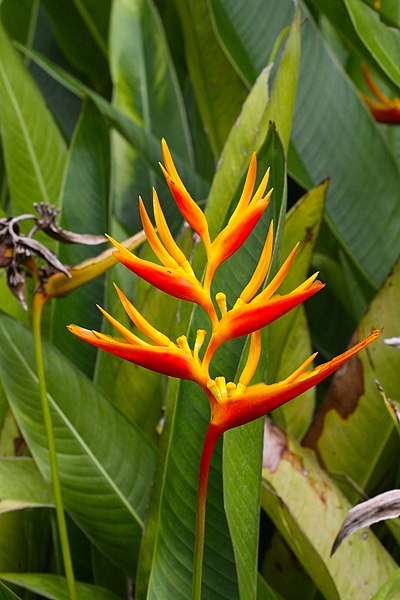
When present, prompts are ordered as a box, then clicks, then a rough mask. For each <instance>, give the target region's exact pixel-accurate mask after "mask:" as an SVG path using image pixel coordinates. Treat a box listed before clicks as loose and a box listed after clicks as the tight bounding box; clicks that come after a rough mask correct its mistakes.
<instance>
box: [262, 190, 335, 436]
mask: <svg viewBox="0 0 400 600" xmlns="http://www.w3.org/2000/svg"><path fill="white" fill-rule="evenodd" d="M327 187H328V184H327V182H325V183H322V184H321V185H320V186H318V187H316V188H314V189H312V190H311V191H310V192H309V193H308V194H306V195H305V196H304V197H303V198H302V199H301V200H299V202H298V203H297V204H296V205H295V206H294V207H293V208H292V210H291V211H290V212H289V214H288V215H287V218H286V223H285V228H284V232H283V239H282V246H281V255H282V259H283V260H284V259H286V257H287V256H288V255H289V254H290V252H291V251H292V250H293V248H294V246H295V244H296V243H297V242H300V248H299V250H298V253H297V256H296V259H295V261H294V263H293V266H292V268H291V270H290V271H289V274H288V275H287V277H286V279H285V281H284V282H283V283H282V285H281V287H280V288H279V290H280V291H279V293H281V294H286V293H289V292H290V291H291V290H293V289H295V288H296V287H297V286H298V285H300V284H301V283H302V282H303V281H305V279H307V276H308V272H309V269H310V263H311V258H312V253H313V248H314V244H315V241H316V239H317V237H318V232H319V227H320V224H321V220H322V216H323V211H324V202H325V195H326V191H327ZM270 345H271V348H273V351H271V352H270V357H269V364H268V376H269V379H270V381H281V380H283V379H285V377H287V376H288V375H290V373H292V372H293V371H295V369H297V367H299V366H300V365H301V364H302V363H303V362H304V361H305V360H306V358H308V357H309V356H310V355H311V354H312V344H311V339H310V335H309V331H308V326H307V319H306V316H305V312H304V307H303V306H299V307H297V308H296V309H294V310H292V311H290V313H288V314H287V315H284V316H283V317H281V318H280V319H278V321H275V322H274V323H271V325H270ZM314 408H315V389H311V390H309V391H308V392H305V393H304V394H302V395H301V396H299V397H298V398H295V399H294V400H292V401H291V402H289V403H288V404H285V405H284V406H282V407H281V408H278V409H277V410H276V411H274V420H275V421H276V422H277V423H278V425H280V426H281V427H282V428H283V429H285V430H288V431H289V432H290V433H291V434H292V435H293V436H294V437H296V438H298V439H301V438H302V437H303V436H304V434H305V433H306V431H307V429H308V427H309V426H310V424H311V421H312V417H313V414H314Z"/></svg>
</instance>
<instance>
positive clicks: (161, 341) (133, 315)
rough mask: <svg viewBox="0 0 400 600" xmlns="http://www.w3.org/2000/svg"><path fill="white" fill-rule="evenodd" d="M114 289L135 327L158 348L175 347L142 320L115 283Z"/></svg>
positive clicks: (167, 338)
mask: <svg viewBox="0 0 400 600" xmlns="http://www.w3.org/2000/svg"><path fill="white" fill-rule="evenodd" d="M114 287H115V289H116V290H117V294H118V297H119V299H120V301H121V304H122V306H123V307H124V309H125V312H126V314H127V315H128V317H129V318H130V319H131V321H132V322H133V323H134V324H135V325H136V327H138V328H139V329H140V330H141V331H142V332H143V333H144V334H145V335H147V336H148V337H149V338H150V339H151V340H153V341H154V342H155V343H156V344H157V345H158V346H175V344H174V342H172V341H171V340H170V339H169V337H168V336H166V335H165V334H164V333H161V332H160V331H158V329H156V328H155V327H153V325H150V323H149V322H148V321H147V320H146V319H145V318H144V316H143V315H141V314H140V312H139V311H138V310H137V308H135V307H134V306H133V304H132V303H131V302H130V301H129V300H128V298H127V297H126V296H125V294H124V293H123V292H122V291H121V290H120V289H119V287H118V286H117V285H116V284H115V283H114Z"/></svg>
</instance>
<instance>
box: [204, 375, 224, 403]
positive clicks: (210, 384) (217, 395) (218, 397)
mask: <svg viewBox="0 0 400 600" xmlns="http://www.w3.org/2000/svg"><path fill="white" fill-rule="evenodd" d="M207 388H208V389H209V390H210V392H211V393H212V395H213V396H214V398H215V399H216V400H218V402H221V400H222V396H221V390H220V389H219V387H218V385H217V384H216V383H215V381H214V379H210V380H209V381H207Z"/></svg>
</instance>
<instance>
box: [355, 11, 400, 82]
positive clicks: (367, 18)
mask: <svg viewBox="0 0 400 600" xmlns="http://www.w3.org/2000/svg"><path fill="white" fill-rule="evenodd" d="M344 4H345V5H346V7H347V10H348V11H349V15H350V18H351V20H352V23H353V25H354V27H355V30H356V32H357V34H358V35H359V37H360V39H361V40H362V42H363V43H364V44H365V46H366V47H367V48H368V50H369V52H370V53H371V54H372V56H373V57H374V59H375V60H376V62H377V63H378V65H379V66H380V67H381V69H382V70H383V71H384V73H386V75H387V76H388V77H389V78H390V79H391V80H392V81H393V82H394V83H395V84H396V85H397V86H400V32H399V31H398V29H396V28H394V27H388V26H387V25H385V23H383V22H382V21H381V18H380V15H379V12H378V11H376V10H374V9H373V8H372V7H369V6H367V5H366V4H365V3H364V2H360V1H359V0H344Z"/></svg>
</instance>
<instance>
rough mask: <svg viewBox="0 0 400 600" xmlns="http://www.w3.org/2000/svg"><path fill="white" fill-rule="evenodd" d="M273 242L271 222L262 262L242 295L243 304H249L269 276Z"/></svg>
mask: <svg viewBox="0 0 400 600" xmlns="http://www.w3.org/2000/svg"><path fill="white" fill-rule="evenodd" d="M273 241H274V223H273V221H271V224H270V226H269V229H268V235H267V239H266V240H265V244H264V248H263V250H262V252H261V256H260V260H259V261H258V265H257V267H256V270H255V271H254V274H253V275H252V277H251V279H250V281H249V283H248V284H247V286H246V287H245V288H244V290H243V292H242V293H241V294H240V300H242V301H243V302H249V301H250V300H251V299H252V298H253V296H254V295H255V294H256V292H257V291H258V289H259V287H260V286H261V284H262V282H263V281H264V279H265V277H266V275H267V272H268V269H269V266H270V264H271V258H272V249H273ZM236 304H237V302H236ZM236 304H235V306H236Z"/></svg>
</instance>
